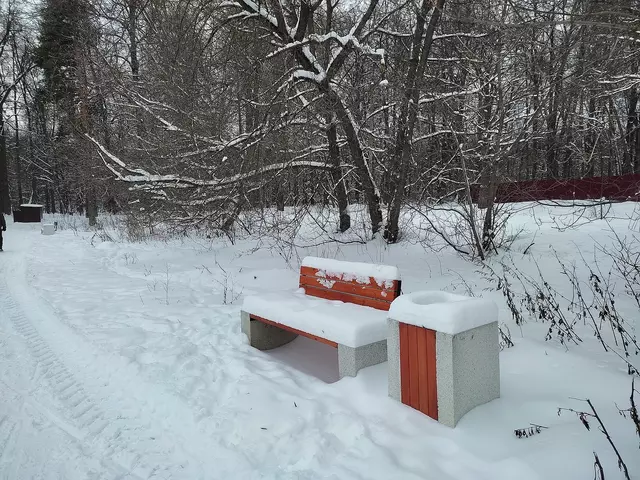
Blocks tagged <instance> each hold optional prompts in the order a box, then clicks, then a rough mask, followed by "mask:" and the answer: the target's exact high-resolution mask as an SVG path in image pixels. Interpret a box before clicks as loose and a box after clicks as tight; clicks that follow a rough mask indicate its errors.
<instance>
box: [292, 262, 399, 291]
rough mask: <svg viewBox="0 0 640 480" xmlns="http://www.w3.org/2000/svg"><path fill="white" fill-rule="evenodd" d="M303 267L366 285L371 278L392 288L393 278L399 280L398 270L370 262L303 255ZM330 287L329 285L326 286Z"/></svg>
mask: <svg viewBox="0 0 640 480" xmlns="http://www.w3.org/2000/svg"><path fill="white" fill-rule="evenodd" d="M302 266H303V267H309V268H315V269H317V270H319V272H318V273H317V274H316V275H317V276H319V277H332V278H339V279H341V280H343V281H345V282H353V281H355V282H357V283H360V284H364V285H367V284H369V282H370V281H371V280H370V279H371V278H373V279H374V281H375V282H376V283H377V284H378V285H379V286H380V287H383V288H392V287H393V281H394V280H400V271H399V270H398V268H397V267H392V266H390V265H375V264H372V263H361V262H343V261H341V260H333V259H330V258H318V257H305V258H304V259H303V260H302ZM327 288H331V287H327Z"/></svg>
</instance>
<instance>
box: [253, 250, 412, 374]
mask: <svg viewBox="0 0 640 480" xmlns="http://www.w3.org/2000/svg"><path fill="white" fill-rule="evenodd" d="M400 287H401V282H400V275H399V272H398V269H397V268H396V267H390V266H385V265H372V264H367V263H355V262H342V261H338V260H328V259H324V258H315V257H307V258H305V259H304V260H303V262H302V266H301V267H300V289H299V290H297V291H293V292H283V293H272V294H266V295H260V296H252V297H247V298H246V299H245V301H244V304H243V306H242V331H243V332H244V333H245V334H246V335H247V337H249V342H250V344H251V345H252V346H253V347H255V348H258V349H260V350H270V349H272V348H276V347H280V346H282V345H284V344H286V343H288V342H290V341H292V340H293V339H295V338H296V337H297V336H298V335H302V336H304V337H308V338H311V339H313V340H316V341H318V342H322V343H325V344H327V345H331V346H332V347H335V348H337V349H338V368H339V375H340V378H342V377H344V376H351V377H355V376H356V374H357V373H358V370H360V369H361V368H365V367H368V366H371V365H376V364H378V363H382V362H386V361H387V310H389V307H390V305H391V302H392V301H393V300H394V299H395V298H396V297H398V296H399V295H400Z"/></svg>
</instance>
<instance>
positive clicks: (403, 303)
mask: <svg viewBox="0 0 640 480" xmlns="http://www.w3.org/2000/svg"><path fill="white" fill-rule="evenodd" d="M497 317H498V306H497V305H496V304H495V303H494V302H493V301H491V300H487V299H484V298H474V297H465V296H463V295H456V294H454V293H448V292H439V291H421V292H415V293H409V294H405V295H401V296H399V297H398V298H396V299H395V300H394V301H393V302H392V303H391V308H390V309H389V318H392V319H393V320H396V321H398V322H401V323H405V324H408V325H414V326H416V327H423V328H427V329H429V330H434V331H436V332H441V333H446V334H448V335H457V334H458V333H462V332H465V331H467V330H471V329H473V328H477V327H481V326H483V325H488V324H490V323H493V322H495V321H496V320H497Z"/></svg>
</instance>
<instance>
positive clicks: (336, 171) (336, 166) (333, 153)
mask: <svg viewBox="0 0 640 480" xmlns="http://www.w3.org/2000/svg"><path fill="white" fill-rule="evenodd" d="M327 121H328V122H329V128H328V130H327V139H328V141H329V158H330V160H331V164H332V165H333V168H332V169H331V181H332V182H333V191H334V193H335V196H336V199H337V201H338V212H339V215H340V224H339V226H338V229H339V230H340V232H341V233H344V232H346V231H347V230H349V228H350V227H351V217H350V216H349V211H348V208H349V199H348V197H347V188H346V186H345V183H344V178H343V175H342V168H341V167H340V147H339V146H338V132H337V129H336V125H335V123H334V122H333V121H332V119H331V118H328V119H327Z"/></svg>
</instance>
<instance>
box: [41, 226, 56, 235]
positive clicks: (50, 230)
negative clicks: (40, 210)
mask: <svg viewBox="0 0 640 480" xmlns="http://www.w3.org/2000/svg"><path fill="white" fill-rule="evenodd" d="M40 233H42V235H53V234H54V233H55V227H54V225H53V224H52V223H45V224H43V225H42V227H41V228H40Z"/></svg>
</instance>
